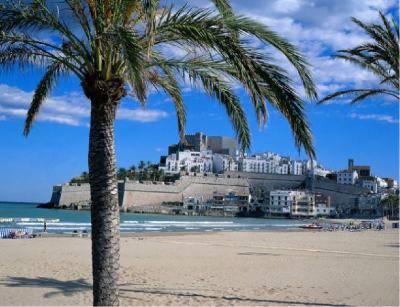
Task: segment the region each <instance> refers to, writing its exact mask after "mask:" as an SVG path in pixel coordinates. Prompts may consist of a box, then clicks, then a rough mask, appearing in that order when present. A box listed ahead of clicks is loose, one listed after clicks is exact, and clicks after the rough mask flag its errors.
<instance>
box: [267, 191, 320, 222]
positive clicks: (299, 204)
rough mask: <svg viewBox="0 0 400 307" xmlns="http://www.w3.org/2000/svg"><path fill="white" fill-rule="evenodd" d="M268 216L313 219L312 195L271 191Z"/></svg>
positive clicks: (313, 203) (302, 192)
mask: <svg viewBox="0 0 400 307" xmlns="http://www.w3.org/2000/svg"><path fill="white" fill-rule="evenodd" d="M268 209H269V212H267V214H268V215H269V216H290V217H314V216H315V215H316V214H317V213H316V211H315V197H314V194H312V193H309V192H304V191H271V193H270V198H269V208H268Z"/></svg>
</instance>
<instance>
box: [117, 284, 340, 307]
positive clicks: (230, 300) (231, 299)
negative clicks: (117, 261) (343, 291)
mask: <svg viewBox="0 0 400 307" xmlns="http://www.w3.org/2000/svg"><path fill="white" fill-rule="evenodd" d="M131 285H132V284H123V285H121V288H120V297H121V298H127V299H132V297H131V296H127V295H126V294H127V293H129V292H134V293H141V294H151V295H168V296H177V297H192V298H200V299H205V300H212V301H221V300H223V301H225V302H226V303H227V304H223V305H224V306H225V305H226V306H232V305H233V304H234V303H235V304H237V305H240V306H246V305H249V304H252V305H254V304H255V305H258V306H260V305H262V306H263V305H272V306H274V305H278V304H279V305H302V306H308V305H309V306H332V307H333V306H346V305H343V304H327V303H315V302H313V303H311V302H299V301H287V300H268V299H254V298H245V297H239V296H226V295H220V296H219V295H205V294H200V293H187V292H185V293H184V292H181V291H182V289H180V290H175V289H165V288H164V289H157V288H153V289H131V288H127V287H129V286H131ZM205 305H208V304H207V303H205ZM182 306H184V304H183V305H182Z"/></svg>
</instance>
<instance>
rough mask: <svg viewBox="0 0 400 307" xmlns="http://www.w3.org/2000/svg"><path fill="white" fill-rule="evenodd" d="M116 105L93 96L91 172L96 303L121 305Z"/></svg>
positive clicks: (100, 304)
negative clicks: (97, 99) (115, 141)
mask: <svg viewBox="0 0 400 307" xmlns="http://www.w3.org/2000/svg"><path fill="white" fill-rule="evenodd" d="M115 111H116V105H114V104H110V103H107V102H104V103H102V102H99V101H93V100H92V109H91V123H90V139H89V176H90V193H91V199H92V209H91V217H92V270H93V305H94V306H118V305H119V298H118V297H119V288H118V280H119V240H120V235H119V223H120V220H119V205H118V185H117V178H116V162H115V145H114V120H115Z"/></svg>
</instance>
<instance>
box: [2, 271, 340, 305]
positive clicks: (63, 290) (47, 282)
mask: <svg viewBox="0 0 400 307" xmlns="http://www.w3.org/2000/svg"><path fill="white" fill-rule="evenodd" d="M0 285H2V286H5V287H12V288H25V287H26V288H35V287H36V288H41V289H43V288H48V289H49V292H47V293H45V294H44V297H45V298H51V297H54V296H57V295H60V294H61V295H64V296H72V295H74V294H76V293H77V292H85V291H91V290H92V284H91V283H88V282H87V281H86V280H85V279H83V278H80V279H77V280H67V281H63V280H57V279H54V278H48V277H38V278H28V277H6V278H5V279H2V280H1V281H0ZM132 286H135V284H122V285H121V289H120V295H121V298H127V299H133V298H134V297H132V296H130V295H129V293H141V294H149V295H168V296H171V295H172V296H178V297H196V298H200V299H201V298H203V299H206V300H214V301H216V300H218V301H219V300H224V301H226V302H227V303H228V304H229V302H231V303H233V302H236V303H238V302H239V304H240V305H246V304H249V303H250V304H258V305H266V304H268V305H274V304H284V305H299V304H300V305H303V306H306V305H312V306H344V305H342V304H327V303H315V302H314V303H310V302H299V301H287V300H286V301H283V300H268V299H253V298H244V297H239V296H237V297H236V296H226V295H221V296H218V295H204V294H200V293H183V292H179V290H178V291H177V290H175V289H170V290H168V289H157V288H152V289H132V288H131V287H132ZM136 286H139V285H136Z"/></svg>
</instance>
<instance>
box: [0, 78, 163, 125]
mask: <svg viewBox="0 0 400 307" xmlns="http://www.w3.org/2000/svg"><path fill="white" fill-rule="evenodd" d="M32 97H33V92H26V91H23V90H21V89H20V88H18V87H12V86H8V85H6V84H0V118H1V120H7V119H8V118H7V117H6V116H5V115H8V116H9V117H19V118H25V117H26V113H27V111H28V108H29V105H30V103H31V101H32ZM168 116H169V114H168V113H167V112H165V111H162V110H141V109H128V108H119V110H118V115H117V119H126V120H131V121H137V122H142V123H146V122H154V121H157V120H160V119H162V118H165V117H168ZM89 117H90V102H89V101H88V100H87V99H86V98H85V97H84V96H83V95H82V94H80V93H79V92H71V93H68V94H65V95H59V96H51V97H49V98H48V99H46V101H45V103H44V104H43V106H42V108H41V110H40V112H39V116H38V118H37V120H38V121H46V122H54V123H60V124H66V125H71V126H88V125H89V124H88V120H89Z"/></svg>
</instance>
